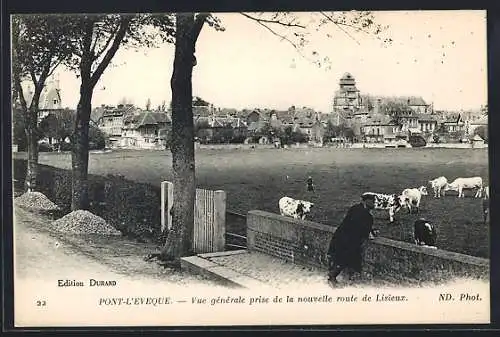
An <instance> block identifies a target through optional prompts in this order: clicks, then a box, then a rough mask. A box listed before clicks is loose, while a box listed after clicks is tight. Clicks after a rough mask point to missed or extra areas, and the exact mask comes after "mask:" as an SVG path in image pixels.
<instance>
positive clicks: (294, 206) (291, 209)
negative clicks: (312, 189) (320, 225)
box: [278, 197, 314, 220]
mask: <svg viewBox="0 0 500 337" xmlns="http://www.w3.org/2000/svg"><path fill="white" fill-rule="evenodd" d="M278 204H279V208H280V214H281V215H282V216H289V217H292V218H294V219H301V220H304V219H305V218H306V215H307V214H309V213H310V212H311V208H312V207H313V206H314V203H312V202H309V201H304V200H295V199H293V198H290V197H283V198H281V199H280V200H279V202H278Z"/></svg>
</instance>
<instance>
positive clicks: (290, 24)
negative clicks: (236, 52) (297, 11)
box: [240, 12, 306, 29]
mask: <svg viewBox="0 0 500 337" xmlns="http://www.w3.org/2000/svg"><path fill="white" fill-rule="evenodd" d="M240 14H241V15H243V16H244V17H246V18H248V19H250V20H254V21H258V22H265V23H274V24H277V25H282V26H285V27H297V28H304V29H305V28H306V27H305V26H303V25H298V24H295V23H285V22H282V21H280V20H267V19H260V18H256V17H253V16H251V15H248V14H246V13H243V12H240Z"/></svg>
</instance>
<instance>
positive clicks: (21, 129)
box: [12, 107, 27, 151]
mask: <svg viewBox="0 0 500 337" xmlns="http://www.w3.org/2000/svg"><path fill="white" fill-rule="evenodd" d="M12 143H13V144H17V150H18V151H25V150H26V147H27V138H26V131H25V126H24V115H23V112H22V111H21V110H20V109H18V108H17V107H14V108H13V109H12Z"/></svg>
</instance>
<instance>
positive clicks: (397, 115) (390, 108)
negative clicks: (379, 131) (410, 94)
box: [380, 101, 412, 126]
mask: <svg viewBox="0 0 500 337" xmlns="http://www.w3.org/2000/svg"><path fill="white" fill-rule="evenodd" d="M411 111H412V110H411V108H410V107H409V106H408V104H406V103H404V102H398V101H389V102H387V103H383V104H381V105H380V112H381V113H383V114H386V115H388V116H390V117H391V123H394V124H396V125H399V126H401V125H403V117H404V116H407V115H408V114H409V113H411Z"/></svg>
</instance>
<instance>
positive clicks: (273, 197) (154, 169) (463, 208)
mask: <svg viewBox="0 0 500 337" xmlns="http://www.w3.org/2000/svg"><path fill="white" fill-rule="evenodd" d="M196 162H197V167H196V177H197V186H198V187H199V188H206V189H222V190H225V191H226V193H227V208H228V210H231V211H235V212H239V213H246V212H247V211H249V210H252V209H260V210H265V211H269V212H274V213H278V212H279V210H278V200H279V198H281V197H282V196H284V195H287V196H290V197H293V198H297V199H304V200H309V201H312V202H314V203H315V206H314V208H313V211H312V213H311V215H310V220H312V221H317V222H321V223H325V224H331V225H338V224H339V223H340V222H341V221H342V218H343V216H344V214H345V212H346V210H347V209H348V207H349V206H351V205H353V204H354V203H356V202H358V201H359V197H360V195H361V193H363V192H366V191H373V192H380V193H400V192H401V191H402V190H403V189H404V188H407V187H419V186H421V185H426V183H427V181H428V180H430V179H433V178H435V177H438V176H441V175H444V176H446V177H447V178H448V180H452V179H454V178H456V177H467V176H481V177H482V178H483V180H484V182H485V184H487V183H488V152H487V150H486V149H329V148H326V149H325V148H315V149H296V150H287V149H279V150H278V149H259V150H241V149H240V150H238V149H232V150H199V151H197V153H196ZM40 163H42V164H47V165H52V166H56V167H61V168H66V169H70V167H71V157H70V155H69V154H67V153H62V154H58V153H43V154H41V156H40ZM89 173H93V174H99V175H106V174H121V175H124V176H125V177H126V178H129V179H133V180H136V181H139V182H148V183H151V184H154V185H156V186H159V185H160V183H161V181H163V180H171V179H172V172H171V155H170V152H168V151H141V152H139V151H116V152H111V153H106V154H91V155H90V162H89ZM309 175H310V176H312V177H313V179H314V183H315V185H316V191H315V192H307V191H306V183H305V180H306V179H307V177H308V176H309ZM374 216H375V226H376V227H377V228H378V229H380V235H381V236H385V237H389V238H393V239H396V240H405V241H408V240H409V239H410V236H411V233H412V224H413V221H414V220H415V219H417V218H418V217H425V218H427V219H428V220H431V221H433V222H434V223H435V224H436V227H437V230H438V246H439V247H440V248H443V249H447V250H451V251H455V252H460V253H465V254H470V255H475V256H481V257H489V228H488V224H487V225H484V224H483V221H482V211H481V200H480V199H475V198H473V197H472V193H471V192H470V191H468V193H467V192H466V197H465V198H463V199H458V198H457V194H456V192H449V195H447V196H446V197H445V198H442V199H434V198H433V197H432V195H430V196H424V197H423V199H422V203H421V212H420V214H418V215H416V214H408V213H407V211H406V210H402V211H400V212H398V213H396V216H395V219H396V223H395V224H389V220H388V212H386V211H376V212H375V213H374ZM228 228H230V229H231V231H232V232H239V233H240V234H244V229H243V228H231V224H230V223H229V224H228ZM241 232H243V233H241Z"/></svg>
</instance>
